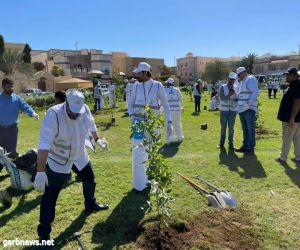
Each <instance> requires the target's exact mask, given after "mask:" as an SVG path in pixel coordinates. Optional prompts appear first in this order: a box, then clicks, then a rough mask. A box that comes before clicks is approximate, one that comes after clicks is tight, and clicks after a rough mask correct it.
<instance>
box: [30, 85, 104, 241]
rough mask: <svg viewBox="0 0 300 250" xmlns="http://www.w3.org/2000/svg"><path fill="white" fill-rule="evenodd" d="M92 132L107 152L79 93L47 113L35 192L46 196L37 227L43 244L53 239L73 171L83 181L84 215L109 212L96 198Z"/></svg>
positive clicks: (72, 91)
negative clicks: (89, 151) (60, 199)
mask: <svg viewBox="0 0 300 250" xmlns="http://www.w3.org/2000/svg"><path fill="white" fill-rule="evenodd" d="M90 132H91V134H92V136H93V138H94V140H95V141H96V142H97V143H98V144H99V145H100V147H101V149H107V147H108V143H107V141H105V140H101V139H100V138H99V137H98V134H97V128H96V125H95V122H94V119H93V117H92V115H91V111H90V109H89V108H88V106H87V105H85V104H84V96H83V94H82V93H81V92H79V91H77V90H69V91H67V101H66V102H65V103H62V104H58V105H55V106H53V107H51V108H50V109H49V110H48V112H47V113H46V116H45V118H44V120H43V123H42V126H41V131H40V144H39V150H38V159H37V165H38V168H37V174H36V177H35V180H34V187H35V189H36V190H37V191H39V192H41V193H43V196H42V199H41V205H40V224H39V226H38V235H39V238H40V240H47V239H49V238H50V233H51V223H52V222H53V221H54V218H55V206H56V200H57V198H58V195H59V192H60V190H61V189H62V187H63V184H64V183H65V182H66V181H67V179H68V177H69V175H70V171H71V169H72V167H76V168H77V169H78V173H77V174H78V176H79V177H80V178H81V180H82V186H83V196H84V200H85V211H86V212H97V211H100V210H106V209H108V205H105V204H98V203H97V202H96V198H95V196H94V193H95V187H96V183H95V181H94V172H93V169H92V165H91V162H90V158H89V156H88V154H87V151H86V149H85V146H84V145H85V139H86V137H87V136H88V134H89V133H90Z"/></svg>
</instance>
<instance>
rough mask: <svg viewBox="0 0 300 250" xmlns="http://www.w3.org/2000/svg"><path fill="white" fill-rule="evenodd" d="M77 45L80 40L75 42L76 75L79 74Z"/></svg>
mask: <svg viewBox="0 0 300 250" xmlns="http://www.w3.org/2000/svg"><path fill="white" fill-rule="evenodd" d="M77 45H78V42H75V50H76V52H75V59H76V76H78V56H77V53H78V51H77Z"/></svg>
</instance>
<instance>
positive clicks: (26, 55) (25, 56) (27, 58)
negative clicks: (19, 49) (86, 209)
mask: <svg viewBox="0 0 300 250" xmlns="http://www.w3.org/2000/svg"><path fill="white" fill-rule="evenodd" d="M22 62H23V63H31V48H30V46H29V44H28V43H26V44H25V47H24V49H23V53H22Z"/></svg>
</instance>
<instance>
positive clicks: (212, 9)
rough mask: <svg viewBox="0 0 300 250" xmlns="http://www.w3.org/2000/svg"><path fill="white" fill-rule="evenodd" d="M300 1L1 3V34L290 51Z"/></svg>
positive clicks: (164, 54)
mask: <svg viewBox="0 0 300 250" xmlns="http://www.w3.org/2000/svg"><path fill="white" fill-rule="evenodd" d="M299 10H300V1H299V0H288V1H287V0H252V1H241V0H209V1H204V0H182V1H180V0H173V1H172V0H152V1H150V0H148V1H146V0H127V1H126V0H105V1H104V0H98V1H96V0H85V1H79V0H52V1H50V0H44V1H39V0H26V1H25V0H3V1H1V22H0V34H2V35H3V36H4V39H5V41H7V42H20V43H29V44H30V46H31V47H32V49H43V50H48V49H50V48H61V49H75V43H76V42H78V49H83V48H95V49H102V50H104V52H111V51H124V52H127V53H128V54H129V55H130V56H140V57H154V58H164V59H165V63H166V64H167V65H168V66H173V65H174V57H176V58H180V57H184V56H185V54H186V53H187V52H189V51H190V52H192V53H194V55H199V56H219V57H230V56H238V55H240V56H244V55H247V54H248V53H256V54H258V55H262V54H264V53H267V52H271V53H274V54H285V53H288V52H290V51H298V50H299V45H300V32H299V17H300V12H299Z"/></svg>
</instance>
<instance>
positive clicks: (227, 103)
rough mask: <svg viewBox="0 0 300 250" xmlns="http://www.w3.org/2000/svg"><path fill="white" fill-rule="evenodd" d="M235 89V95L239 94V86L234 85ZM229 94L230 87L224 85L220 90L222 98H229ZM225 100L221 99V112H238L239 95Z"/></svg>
mask: <svg viewBox="0 0 300 250" xmlns="http://www.w3.org/2000/svg"><path fill="white" fill-rule="evenodd" d="M233 89H234V91H235V93H237V92H238V88H237V86H236V85H235V84H234V85H233ZM228 93H229V89H228V85H227V84H224V85H222V86H221V88H220V96H221V97H222V95H224V96H227V95H228ZM222 99H223V98H220V110H221V111H237V105H238V103H237V95H233V96H228V98H227V99H225V100H222Z"/></svg>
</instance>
